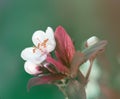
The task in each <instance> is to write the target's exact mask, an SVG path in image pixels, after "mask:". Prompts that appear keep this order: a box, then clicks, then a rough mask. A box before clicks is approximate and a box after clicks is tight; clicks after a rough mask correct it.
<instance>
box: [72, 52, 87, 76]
mask: <svg viewBox="0 0 120 99" xmlns="http://www.w3.org/2000/svg"><path fill="white" fill-rule="evenodd" d="M84 61H85V57H84V54H83V53H81V52H80V51H76V53H75V54H74V57H73V60H72V62H71V66H70V70H71V77H72V78H74V77H76V76H77V73H78V71H79V66H80V64H82V63H83V62H84Z"/></svg>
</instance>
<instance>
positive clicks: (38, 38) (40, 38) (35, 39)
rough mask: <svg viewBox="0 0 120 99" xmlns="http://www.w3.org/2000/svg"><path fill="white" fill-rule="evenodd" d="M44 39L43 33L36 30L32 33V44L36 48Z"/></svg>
mask: <svg viewBox="0 0 120 99" xmlns="http://www.w3.org/2000/svg"><path fill="white" fill-rule="evenodd" d="M45 39H46V34H45V32H43V31H41V30H38V31H36V32H34V33H33V36H32V41H33V44H34V45H35V46H36V47H37V46H38V44H39V43H42V42H43V41H44V40H45Z"/></svg>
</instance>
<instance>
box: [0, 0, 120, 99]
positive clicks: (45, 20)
mask: <svg viewBox="0 0 120 99" xmlns="http://www.w3.org/2000/svg"><path fill="white" fill-rule="evenodd" d="M59 25H62V26H63V27H64V28H65V29H66V30H67V32H68V33H69V35H70V36H71V37H72V40H73V41H74V42H75V46H76V49H77V50H82V47H83V43H84V41H85V40H87V39H88V38H89V37H91V36H93V35H96V36H97V37H99V38H100V39H106V40H107V41H108V46H107V48H106V51H105V53H104V54H102V55H101V56H99V57H98V60H97V62H96V63H95V64H96V66H97V67H98V68H97V70H98V71H100V72H101V73H100V77H99V79H97V84H98V85H99V93H98V94H97V95H95V96H94V95H91V96H90V95H89V96H90V97H88V99H120V95H119V93H120V1H119V0H0V99H63V95H62V93H61V92H60V91H59V90H58V88H57V87H56V86H53V85H41V86H37V87H33V88H32V89H31V90H30V92H27V90H26V84H27V81H28V80H29V79H30V78H31V77H32V76H31V75H29V74H27V73H26V72H25V71H24V67H23V66H24V61H23V60H22V59H21V57H20V53H21V51H22V50H23V49H24V48H25V47H29V46H33V43H32V41H31V37H32V34H33V33H34V31H36V30H39V29H41V30H46V28H47V27H48V26H51V27H52V28H53V29H54V30H55V28H56V27H57V26H59ZM95 71H96V70H95ZM96 73H97V74H98V73H99V72H96ZM96 73H95V74H94V71H93V75H97V74H96ZM93 85H94V84H93ZM89 90H90V91H91V90H94V91H93V93H94V92H95V91H96V90H98V86H97V87H90V88H89Z"/></svg>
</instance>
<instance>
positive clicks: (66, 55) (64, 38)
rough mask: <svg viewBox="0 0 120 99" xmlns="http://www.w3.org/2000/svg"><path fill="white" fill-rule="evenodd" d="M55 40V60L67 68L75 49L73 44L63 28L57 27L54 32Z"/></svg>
mask: <svg viewBox="0 0 120 99" xmlns="http://www.w3.org/2000/svg"><path fill="white" fill-rule="evenodd" d="M55 39H56V42H57V44H56V56H57V58H58V59H59V60H60V61H61V62H62V63H63V64H65V65H66V66H69V64H70V62H71V60H72V58H73V55H74V53H75V48H74V45H73V42H72V40H71V38H70V37H69V35H68V34H67V32H66V31H65V30H64V28H63V27H61V26H59V27H57V28H56V31H55Z"/></svg>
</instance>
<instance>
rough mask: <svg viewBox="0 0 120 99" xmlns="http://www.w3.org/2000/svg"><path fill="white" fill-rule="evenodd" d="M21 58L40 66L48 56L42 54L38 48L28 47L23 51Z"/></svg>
mask: <svg viewBox="0 0 120 99" xmlns="http://www.w3.org/2000/svg"><path fill="white" fill-rule="evenodd" d="M21 57H22V58H23V59H24V60H27V61H31V62H33V63H35V64H40V63H42V62H43V61H44V60H45V59H46V57H47V55H46V54H42V52H41V51H40V50H39V49H37V48H34V47H28V48H25V49H24V50H23V51H22V53H21Z"/></svg>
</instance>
